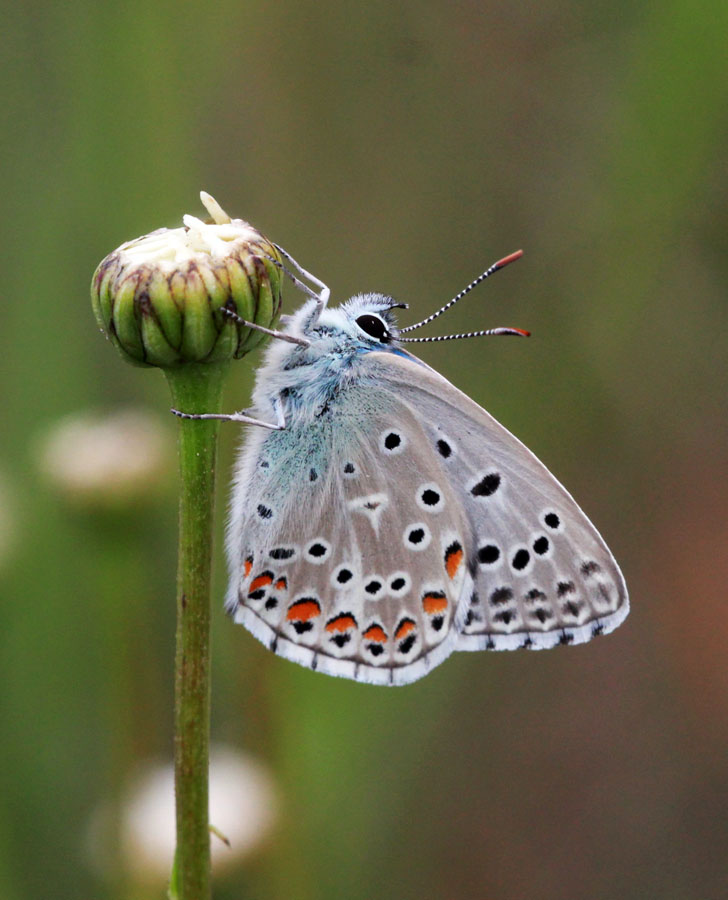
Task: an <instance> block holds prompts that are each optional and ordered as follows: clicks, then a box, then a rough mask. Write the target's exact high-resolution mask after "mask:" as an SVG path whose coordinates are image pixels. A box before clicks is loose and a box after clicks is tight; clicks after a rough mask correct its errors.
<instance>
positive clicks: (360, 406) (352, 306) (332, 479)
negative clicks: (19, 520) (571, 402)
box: [217, 248, 629, 685]
mask: <svg viewBox="0 0 728 900" xmlns="http://www.w3.org/2000/svg"><path fill="white" fill-rule="evenodd" d="M278 249H279V250H281V253H282V254H283V256H284V257H285V258H286V259H287V260H288V262H289V263H290V265H291V266H293V267H294V268H295V269H296V270H297V271H298V274H299V275H301V276H302V277H304V278H306V279H307V281H309V282H310V283H311V284H313V285H315V286H316V290H312V289H311V288H310V287H308V286H307V285H305V284H303V283H302V281H301V280H300V279H299V278H297V277H296V276H295V275H294V274H293V273H291V272H290V271H289V270H288V269H286V271H287V272H288V275H289V276H290V277H291V278H292V279H293V281H294V282H295V283H296V284H297V286H298V287H299V288H302V289H303V290H304V291H305V292H306V293H308V294H309V299H308V300H307V302H306V303H305V304H304V305H303V306H302V307H301V308H300V309H299V310H298V311H297V312H296V313H295V314H294V315H292V316H290V317H287V319H286V324H285V328H284V330H283V331H282V332H273V334H274V336H275V337H276V338H278V339H274V340H273V341H272V342H271V344H270V346H269V347H268V349H267V351H266V355H265V359H264V362H263V364H262V365H261V366H260V368H259V369H258V371H257V375H256V385H255V390H254V393H253V401H254V407H253V410H251V411H246V412H244V413H238V414H235V415H233V416H220V417H217V418H228V419H233V420H235V421H241V422H245V423H248V424H250V425H254V426H263V427H252V428H250V429H249V433H248V435H247V438H246V442H245V444H244V446H243V448H242V450H241V452H240V456H239V459H238V461H237V465H236V468H235V479H234V488H233V494H232V501H231V507H230V509H231V512H230V521H229V525H228V531H227V557H228V564H229V569H230V587H229V591H228V595H227V600H226V604H225V605H226V610H227V611H228V612H229V613H230V614H231V615H232V616H233V618H234V620H235V621H236V622H239V623H241V624H243V625H245V626H246V628H248V629H249V630H250V631H251V632H252V633H253V634H254V635H255V637H257V638H258V639H259V640H260V641H262V642H263V643H264V644H265V645H266V646H268V647H269V648H270V649H271V650H273V651H274V652H276V653H278V654H280V655H281V656H284V657H286V658H287V659H290V660H293V661H294V662H297V663H299V664H301V665H304V666H308V667H310V668H311V669H316V670H317V671H319V672H325V673H327V674H329V675H339V676H343V677H345V678H353V679H356V680H357V681H364V682H369V683H372V684H388V685H400V684H407V683H409V682H412V681H415V680H417V679H418V678H421V677H422V676H423V675H426V674H427V673H428V672H429V671H430V669H432V668H434V667H435V666H437V665H438V664H439V663H441V662H442V661H443V660H444V659H445V658H446V657H447V656H449V655H450V653H452V652H453V651H454V650H515V649H517V648H521V647H523V648H529V649H534V650H537V649H543V648H549V647H554V646H556V645H557V644H579V643H582V642H584V641H588V640H590V639H591V638H592V637H594V636H595V635H598V634H606V633H608V632H610V631H612V630H613V629H615V628H616V627H617V626H618V625H619V624H620V623H621V622H622V621H623V620H624V618H625V617H626V616H627V613H628V612H629V602H628V598H627V590H626V587H625V583H624V579H623V577H622V573H621V572H620V570H619V567H618V566H617V563H616V562H615V560H614V558H613V557H612V555H611V553H610V552H609V550H608V548H607V546H606V545H605V543H604V541H603V540H602V538H601V537H600V535H599V534H598V532H597V531H596V529H595V528H594V526H593V525H592V524H591V522H590V521H589V519H588V518H587V517H586V516H585V515H584V513H583V512H582V511H581V509H580V508H579V507H578V506H577V505H576V503H575V502H574V500H573V499H572V498H571V496H570V495H569V494H568V493H567V492H566V491H565V490H564V488H563V487H562V486H561V485H560V484H559V482H558V481H557V480H556V479H555V478H554V476H553V475H551V473H550V472H549V471H548V470H547V469H546V468H545V467H544V466H543V465H542V463H540V462H539V461H538V460H537V459H536V457H535V456H534V455H533V454H532V453H531V452H530V451H529V450H528V449H526V447H525V446H524V445H523V444H522V443H521V442H520V441H519V440H517V438H515V437H514V436H513V435H511V434H510V433H509V432H508V431H507V430H506V429H505V428H504V427H503V426H502V425H500V424H499V423H498V422H496V421H495V419H493V418H492V417H491V416H490V415H489V414H488V413H487V412H486V411H485V410H484V409H482V408H481V407H480V406H478V404H477V403H475V402H474V401H473V400H471V399H470V398H469V397H468V396H466V395H465V394H464V393H462V392H461V391H459V390H458V389H457V388H455V387H454V386H453V385H452V384H450V382H449V381H447V380H446V379H445V378H443V377H442V375H439V374H438V373H437V372H436V371H435V370H434V369H432V368H431V367H430V366H428V365H426V364H425V363H423V362H422V361H421V360H419V359H418V358H417V357H416V356H414V355H413V354H411V353H410V352H409V351H408V350H407V349H406V342H407V341H408V340H448V339H450V338H452V337H464V336H479V335H485V334H526V332H520V331H519V330H518V329H508V328H502V329H491V330H490V331H482V332H473V333H471V334H470V335H444V336H440V337H435V338H404V337H403V335H404V333H405V332H407V331H411V330H413V329H415V328H418V327H420V326H421V325H423V324H427V323H428V322H430V321H432V320H433V319H435V318H437V316H439V315H440V314H441V313H442V312H444V311H445V310H446V309H448V308H450V307H451V306H452V305H453V303H455V302H457V301H458V300H459V299H460V298H461V297H462V296H464V295H465V294H466V293H467V292H468V291H469V290H471V289H472V288H473V287H474V286H475V285H476V284H478V283H479V282H480V281H482V280H483V279H484V278H486V277H488V275H490V274H492V273H493V272H495V271H497V270H498V269H500V268H502V267H503V266H504V265H505V264H506V263H508V262H510V261H512V260H513V259H516V258H518V256H520V252H518V253H515V254H511V256H509V257H505V258H504V259H503V260H500V261H499V262H497V263H495V264H494V265H493V266H491V267H490V268H489V269H488V270H486V271H485V272H484V273H483V274H482V275H481V276H479V277H478V278H477V279H475V281H473V282H472V283H471V284H470V285H468V287H467V288H465V289H464V290H463V291H461V292H460V293H459V294H458V295H457V296H456V297H454V298H453V299H452V300H451V301H450V302H449V303H447V304H446V305H445V306H444V307H442V308H441V309H440V310H438V311H437V312H436V313H434V314H433V315H431V316H429V317H428V318H427V319H425V320H423V321H422V322H419V323H417V324H416V325H411V326H409V327H408V328H406V329H402V330H399V329H398V327H397V323H396V319H395V314H394V310H395V309H396V308H397V307H404V306H405V304H401V303H396V302H395V301H394V300H393V299H391V298H390V297H386V296H384V295H382V294H359V295H357V296H355V297H352V298H351V299H350V300H348V301H346V303H344V304H343V305H342V306H339V307H337V308H329V307H328V305H327V301H328V298H329V290H328V288H327V287H326V286H325V285H324V284H323V283H322V282H321V281H319V280H318V279H317V278H315V277H313V276H312V275H311V274H310V273H309V272H307V271H306V270H305V269H302V268H301V267H300V266H299V265H298V264H297V263H296V262H295V260H293V259H292V258H291V257H290V255H289V254H287V253H285V251H283V250H282V248H278Z"/></svg>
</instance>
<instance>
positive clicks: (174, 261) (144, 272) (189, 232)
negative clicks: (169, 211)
mask: <svg viewBox="0 0 728 900" xmlns="http://www.w3.org/2000/svg"><path fill="white" fill-rule="evenodd" d="M200 197H201V199H202V202H203V204H204V205H205V207H206V209H207V211H208V213H209V214H210V217H211V219H212V221H211V222H209V223H206V222H203V221H202V220H200V219H197V218H195V217H194V216H184V217H183V220H184V227H182V228H160V229H158V230H157V231H153V232H152V233H151V234H147V235H144V236H143V237H140V238H136V240H133V241H127V243H125V244H122V245H121V247H119V248H118V249H117V250H114V252H113V253H110V254H109V255H108V256H107V257H106V258H105V259H104V260H102V262H101V263H100V264H99V266H98V268H97V269H96V272H95V273H94V277H93V280H92V282H91V301H92V303H93V308H94V313H95V315H96V320H97V322H98V323H99V326H100V328H101V330H102V331H104V332H105V333H106V334H107V335H108V337H109V338H110V340H111V342H112V343H113V344H114V346H115V347H116V348H117V349H118V350H119V352H120V353H121V354H122V356H124V357H125V358H126V359H127V360H129V362H132V363H135V364H137V365H148V366H162V367H168V366H177V365H180V364H181V363H187V362H221V361H223V360H226V359H239V358H240V357H241V356H244V355H245V354H246V353H247V352H248V351H249V350H252V349H253V348H254V347H255V346H257V345H258V344H259V343H260V342H261V341H262V340H263V339H264V337H265V336H264V335H263V334H262V333H261V332H259V331H256V330H254V329H251V328H248V327H246V326H245V325H241V324H240V323H238V322H235V321H233V319H232V318H231V317H230V316H227V315H226V314H225V313H224V312H223V311H222V307H226V308H227V309H229V310H231V311H233V312H236V313H237V314H238V316H240V317H241V318H242V319H245V320H246V321H248V322H254V323H255V324H256V325H262V326H263V327H265V328H271V327H273V326H274V325H275V323H276V320H277V318H278V314H279V312H280V307H281V271H280V269H279V268H278V267H277V266H276V265H275V264H274V263H273V262H271V261H270V260H269V259H268V258H267V257H273V258H274V259H277V260H279V261H280V255H279V254H278V251H277V250H276V248H275V247H274V246H273V244H272V243H271V242H270V241H269V240H268V239H267V238H266V237H264V236H263V235H262V234H260V232H258V231H256V230H255V228H253V226H252V225H249V224H248V223H247V222H244V221H243V220H242V219H231V218H230V217H229V216H228V215H227V213H225V212H224V211H223V210H222V209H221V208H220V206H219V205H218V204H217V203H216V202H215V200H214V199H213V198H212V197H210V195H209V194H206V193H205V192H204V191H203V192H202V193H201V194H200Z"/></svg>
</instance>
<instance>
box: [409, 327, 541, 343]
mask: <svg viewBox="0 0 728 900" xmlns="http://www.w3.org/2000/svg"><path fill="white" fill-rule="evenodd" d="M498 334H513V335H515V336H516V337H531V332H530V331H524V330H523V329H522V328H489V329H488V330H487V331H466V332H465V333H464V334H437V335H435V336H434V337H417V338H403V337H398V338H397V342H399V341H408V342H411V343H414V342H415V341H418V342H419V343H422V344H430V343H432V342H433V341H459V340H460V338H471V337H490V336H491V335H498Z"/></svg>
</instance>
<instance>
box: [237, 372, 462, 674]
mask: <svg viewBox="0 0 728 900" xmlns="http://www.w3.org/2000/svg"><path fill="white" fill-rule="evenodd" d="M366 368H367V367H365V371H366ZM469 536H470V526H469V522H468V520H467V516H466V515H465V512H464V509H463V505H462V502H461V501H460V499H459V498H458V496H457V493H456V490H455V489H454V487H453V486H452V485H451V484H450V482H449V478H448V471H447V469H446V468H444V467H443V465H442V460H441V457H440V456H439V455H438V454H437V453H436V452H434V451H433V448H432V444H431V442H430V441H429V439H428V435H427V433H426V431H425V426H424V423H423V420H422V417H421V416H420V415H419V413H418V412H417V411H416V410H414V409H410V408H409V406H408V405H407V404H403V403H402V402H401V401H400V400H399V398H398V397H397V395H396V393H395V392H394V391H393V390H392V389H390V388H388V387H387V386H386V385H385V386H378V385H377V384H376V382H375V381H372V380H370V379H368V378H367V377H366V376H365V377H363V378H362V379H361V380H360V381H359V382H357V383H354V384H351V385H349V386H348V387H347V389H346V391H345V395H344V392H342V394H341V396H339V397H338V398H337V399H336V400H335V401H332V403H331V406H330V407H329V408H328V409H327V410H326V411H325V413H323V414H322V415H321V416H320V417H318V418H316V419H315V420H313V421H311V420H310V419H309V420H307V421H303V422H298V423H297V422H296V421H295V419H294V420H293V421H291V422H290V424H289V425H288V427H287V428H286V429H284V430H282V431H278V432H267V433H263V432H262V430H260V429H256V430H255V431H253V432H251V433H250V434H249V436H248V441H247V444H246V448H245V451H244V453H243V454H242V456H241V461H240V464H239V467H238V473H237V477H236V486H235V489H234V496H233V502H232V516H231V521H230V528H229V533H228V542H227V546H228V557H229V565H230V570H231V581H230V590H229V594H228V599H227V609H228V611H229V612H230V613H231V614H232V615H233V616H234V619H235V621H236V622H239V623H241V624H243V625H245V626H246V627H247V628H248V629H249V630H250V631H251V632H252V633H253V634H254V635H255V636H256V637H258V638H259V639H260V640H261V641H262V642H263V643H265V644H266V645H267V646H269V647H270V649H272V650H274V651H275V652H276V653H278V654H280V655H282V656H284V657H286V658H288V659H290V660H293V661H294V662H298V663H300V664H302V665H307V666H309V667H311V668H314V669H317V670H318V671H323V672H327V673H329V674H332V675H340V676H344V677H349V678H355V679H357V680H359V681H366V682H370V683H376V684H405V683H408V682H410V681H414V680H416V679H417V678H420V677H421V676H422V675H424V674H426V673H427V672H428V671H429V669H430V668H432V667H433V666H435V665H437V664H438V663H439V662H441V661H442V660H443V659H444V658H445V657H446V656H447V655H448V654H449V653H451V652H452V650H453V649H455V646H456V644H457V642H458V640H459V632H458V629H457V628H455V627H454V622H455V619H456V616H457V605H458V602H459V600H460V598H461V597H463V596H467V597H468V598H469V597H470V595H471V594H472V577H471V575H470V573H469V572H468V569H467V565H466V549H465V548H466V543H467V542H468V541H469Z"/></svg>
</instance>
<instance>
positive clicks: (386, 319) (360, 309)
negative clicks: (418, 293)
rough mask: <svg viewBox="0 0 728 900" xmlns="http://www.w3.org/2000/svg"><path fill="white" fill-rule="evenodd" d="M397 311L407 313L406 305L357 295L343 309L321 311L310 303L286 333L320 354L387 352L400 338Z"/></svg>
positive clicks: (296, 315)
mask: <svg viewBox="0 0 728 900" xmlns="http://www.w3.org/2000/svg"><path fill="white" fill-rule="evenodd" d="M397 308H400V309H407V304H406V303H397V302H396V301H395V300H393V299H392V298H391V297H387V296H385V295H384V294H373V293H370V294H357V295H356V296H354V297H351V298H350V299H349V300H347V301H346V302H345V303H342V304H341V306H337V307H326V308H324V309H323V310H320V311H319V310H318V309H316V305H315V304H314V303H313V302H312V301H309V302H308V303H306V304H305V305H304V306H303V307H302V308H301V309H300V310H299V311H298V312H297V313H295V314H294V315H293V316H291V318H290V320H289V323H288V328H287V329H286V330H287V331H288V332H289V333H293V334H296V335H298V336H300V337H302V338H304V339H305V340H308V341H310V342H311V344H312V345H313V346H312V349H314V350H315V351H318V352H320V351H322V350H331V351H332V352H341V351H344V352H347V351H348V352H351V353H354V354H357V353H366V352H369V351H372V350H386V349H387V348H389V347H390V346H391V345H392V344H393V343H396V342H397V339H398V337H399V329H398V327H397V320H396V316H395V313H394V310H395V309H397Z"/></svg>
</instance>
